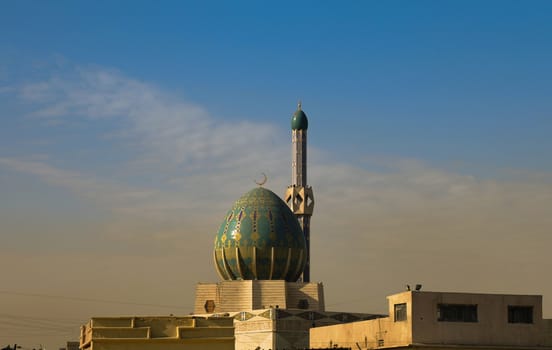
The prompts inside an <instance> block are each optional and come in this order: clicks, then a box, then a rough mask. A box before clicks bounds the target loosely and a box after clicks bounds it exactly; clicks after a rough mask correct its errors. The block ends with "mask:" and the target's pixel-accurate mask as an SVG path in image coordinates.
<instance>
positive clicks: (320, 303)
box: [194, 280, 325, 314]
mask: <svg viewBox="0 0 552 350" xmlns="http://www.w3.org/2000/svg"><path fill="white" fill-rule="evenodd" d="M209 305H211V306H212V308H211V309H209V308H208V307H207V308H206V306H209ZM270 307H273V308H280V309H302V310H309V311H324V309H325V307H324V286H323V285H322V283H303V282H286V281H284V280H240V281H222V282H219V283H198V284H197V286H196V299H195V302H194V314H207V313H209V314H211V313H226V312H235V311H240V310H258V309H267V308H270Z"/></svg>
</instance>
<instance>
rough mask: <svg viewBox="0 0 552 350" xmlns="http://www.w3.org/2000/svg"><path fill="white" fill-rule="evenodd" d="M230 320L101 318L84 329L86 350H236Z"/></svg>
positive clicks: (92, 321)
mask: <svg viewBox="0 0 552 350" xmlns="http://www.w3.org/2000/svg"><path fill="white" fill-rule="evenodd" d="M234 341H235V338H234V327H233V319H232V318H229V317H205V318H199V317H192V316H186V317H174V316H159V317H153V316H152V317H146V316H144V317H98V318H92V319H91V320H90V321H89V322H88V323H87V324H86V325H84V326H82V327H81V337H80V349H82V350H127V349H128V350H130V349H133V350H153V349H159V348H163V349H164V350H184V349H186V350H191V349H197V350H199V349H205V350H233V349H234Z"/></svg>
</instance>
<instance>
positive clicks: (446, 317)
mask: <svg viewBox="0 0 552 350" xmlns="http://www.w3.org/2000/svg"><path fill="white" fill-rule="evenodd" d="M437 320H438V321H440V322H477V305H469V304H437Z"/></svg>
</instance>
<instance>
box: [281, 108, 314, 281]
mask: <svg viewBox="0 0 552 350" xmlns="http://www.w3.org/2000/svg"><path fill="white" fill-rule="evenodd" d="M308 126H309V121H308V119H307V115H306V114H305V112H303V110H302V109H301V101H300V100H299V102H298V103H297V110H296V111H295V113H293V116H292V118H291V145H292V147H291V185H290V186H288V188H287V190H286V195H285V201H286V203H287V204H288V205H289V207H290V208H291V210H292V211H293V213H294V214H295V215H296V216H297V219H298V220H299V223H300V224H301V227H302V228H303V234H304V235H305V241H306V243H307V264H306V265H305V269H304V270H303V275H302V277H303V282H310V218H311V216H312V211H313V209H314V196H313V192H312V188H311V187H310V186H308V185H307V129H308Z"/></svg>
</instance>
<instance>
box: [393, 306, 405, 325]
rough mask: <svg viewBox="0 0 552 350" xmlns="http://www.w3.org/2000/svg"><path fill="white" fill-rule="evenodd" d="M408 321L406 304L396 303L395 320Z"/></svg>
mask: <svg viewBox="0 0 552 350" xmlns="http://www.w3.org/2000/svg"><path fill="white" fill-rule="evenodd" d="M398 321H406V304H395V322H398Z"/></svg>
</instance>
